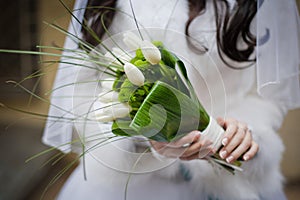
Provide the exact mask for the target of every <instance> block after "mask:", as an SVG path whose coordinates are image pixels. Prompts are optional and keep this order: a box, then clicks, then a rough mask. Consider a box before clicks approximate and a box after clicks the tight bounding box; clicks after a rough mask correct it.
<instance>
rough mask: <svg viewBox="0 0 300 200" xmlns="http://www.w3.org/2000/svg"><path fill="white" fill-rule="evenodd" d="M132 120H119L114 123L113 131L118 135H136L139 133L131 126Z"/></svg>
mask: <svg viewBox="0 0 300 200" xmlns="http://www.w3.org/2000/svg"><path fill="white" fill-rule="evenodd" d="M129 125H130V121H125V120H117V121H115V122H114V123H113V124H112V132H113V133H114V134H115V135H118V136H134V135H138V133H137V132H136V131H135V130H133V129H132V128H131V127H129Z"/></svg>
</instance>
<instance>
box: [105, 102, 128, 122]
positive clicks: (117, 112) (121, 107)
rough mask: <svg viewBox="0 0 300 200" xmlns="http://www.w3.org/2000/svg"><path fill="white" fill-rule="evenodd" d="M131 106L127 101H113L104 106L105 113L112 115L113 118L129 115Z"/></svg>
mask: <svg viewBox="0 0 300 200" xmlns="http://www.w3.org/2000/svg"><path fill="white" fill-rule="evenodd" d="M130 111H131V107H130V106H129V105H128V104H127V103H120V102H111V103H110V104H108V106H106V107H105V108H103V114H104V115H106V116H112V117H113V119H116V118H122V117H126V116H128V115H129V113H130Z"/></svg>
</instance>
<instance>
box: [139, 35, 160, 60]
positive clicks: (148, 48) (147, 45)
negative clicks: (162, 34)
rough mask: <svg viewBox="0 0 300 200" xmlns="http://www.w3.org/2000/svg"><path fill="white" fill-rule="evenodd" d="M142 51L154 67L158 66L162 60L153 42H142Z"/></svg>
mask: <svg viewBox="0 0 300 200" xmlns="http://www.w3.org/2000/svg"><path fill="white" fill-rule="evenodd" d="M140 47H141V50H142V52H143V55H144V57H145V59H146V60H147V61H148V62H149V63H151V64H152V65H154V64H158V63H159V62H160V60H161V54H160V51H159V49H158V48H157V47H156V46H155V45H154V44H152V43H151V42H149V41H147V40H144V41H142V42H141V46H140Z"/></svg>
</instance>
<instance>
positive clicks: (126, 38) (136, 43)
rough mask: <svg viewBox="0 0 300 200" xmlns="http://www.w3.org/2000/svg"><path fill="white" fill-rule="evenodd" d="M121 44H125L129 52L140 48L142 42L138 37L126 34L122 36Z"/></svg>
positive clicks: (130, 33)
mask: <svg viewBox="0 0 300 200" xmlns="http://www.w3.org/2000/svg"><path fill="white" fill-rule="evenodd" d="M123 42H124V43H125V44H126V46H127V47H128V48H129V49H130V50H133V51H135V50H137V49H138V48H140V45H141V42H142V40H141V39H140V38H139V37H138V36H136V35H135V34H134V33H132V32H126V33H124V35H123Z"/></svg>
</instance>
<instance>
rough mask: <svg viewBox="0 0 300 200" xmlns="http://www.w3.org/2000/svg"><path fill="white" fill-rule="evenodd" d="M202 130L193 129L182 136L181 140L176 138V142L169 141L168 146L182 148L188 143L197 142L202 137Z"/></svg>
mask: <svg viewBox="0 0 300 200" xmlns="http://www.w3.org/2000/svg"><path fill="white" fill-rule="evenodd" d="M200 134H201V133H200V132H199V131H192V132H190V133H189V134H187V135H186V136H184V137H182V138H180V139H179V140H176V141H174V142H170V143H168V145H167V146H168V147H171V148H180V147H182V146H187V145H186V144H191V143H193V142H196V141H198V140H199V138H200Z"/></svg>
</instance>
